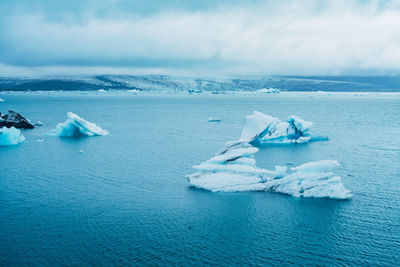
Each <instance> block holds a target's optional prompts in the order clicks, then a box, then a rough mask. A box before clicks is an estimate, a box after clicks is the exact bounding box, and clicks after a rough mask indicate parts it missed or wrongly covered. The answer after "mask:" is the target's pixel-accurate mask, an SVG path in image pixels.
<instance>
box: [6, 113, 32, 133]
mask: <svg viewBox="0 0 400 267" xmlns="http://www.w3.org/2000/svg"><path fill="white" fill-rule="evenodd" d="M4 126H5V127H8V128H10V127H12V126H14V127H15V128H20V129H33V128H35V126H34V125H33V124H32V123H31V122H30V121H29V120H28V119H26V118H24V117H22V116H21V114H19V113H17V112H14V111H12V110H9V111H8V114H2V113H0V127H4Z"/></svg>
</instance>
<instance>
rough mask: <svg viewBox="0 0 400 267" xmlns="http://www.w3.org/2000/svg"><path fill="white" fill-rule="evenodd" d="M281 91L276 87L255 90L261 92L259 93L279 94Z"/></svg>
mask: <svg viewBox="0 0 400 267" xmlns="http://www.w3.org/2000/svg"><path fill="white" fill-rule="evenodd" d="M280 92H281V91H279V89H276V88H269V89H267V88H263V89H260V90H258V91H257V93H261V94H279V93H280Z"/></svg>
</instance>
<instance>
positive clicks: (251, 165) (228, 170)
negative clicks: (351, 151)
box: [186, 142, 352, 199]
mask: <svg viewBox="0 0 400 267" xmlns="http://www.w3.org/2000/svg"><path fill="white" fill-rule="evenodd" d="M257 151H258V148H255V147H253V146H251V145H250V144H248V143H243V142H237V143H233V144H228V145H227V148H226V149H225V150H223V151H222V152H220V153H217V154H216V155H215V156H214V157H212V158H211V159H209V160H207V161H206V162H203V163H201V164H200V165H198V166H194V167H193V168H194V169H196V170H197V172H196V173H194V174H191V175H187V176H186V179H187V180H188V182H189V184H190V185H191V186H193V187H196V188H200V189H205V190H209V191H212V192H239V191H269V192H277V193H283V194H288V195H292V196H295V197H313V198H333V199H349V198H351V197H352V194H351V193H350V191H349V190H347V189H346V188H345V187H344V186H343V183H342V181H341V177H339V176H336V175H334V173H332V172H331V170H332V169H334V168H336V167H338V166H340V164H339V162H337V161H336V160H320V161H313V162H309V163H305V164H303V165H300V166H297V167H293V168H290V169H288V168H287V167H286V166H275V169H274V170H267V169H263V168H258V167H257V166H256V161H255V159H254V154H255V153H256V152H257Z"/></svg>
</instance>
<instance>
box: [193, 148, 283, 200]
mask: <svg viewBox="0 0 400 267" xmlns="http://www.w3.org/2000/svg"><path fill="white" fill-rule="evenodd" d="M257 151H258V148H255V147H252V146H251V145H249V144H248V143H242V142H236V143H230V144H227V146H226V149H224V150H223V151H221V152H220V153H217V155H215V156H214V157H212V158H211V159H209V160H208V161H206V162H203V163H202V164H200V165H198V166H194V167H193V168H195V169H196V170H197V171H198V172H197V173H195V174H192V175H188V176H186V178H187V180H188V181H189V183H190V184H191V185H192V186H194V187H197V188H202V189H206V190H210V191H213V192H215V191H224V192H227V191H251V190H263V189H265V185H264V184H263V183H262V182H263V181H264V179H265V177H271V178H273V177H275V176H276V173H275V172H274V171H268V170H264V169H260V168H257V167H256V161H255V159H254V157H253V154H254V153H256V152H257Z"/></svg>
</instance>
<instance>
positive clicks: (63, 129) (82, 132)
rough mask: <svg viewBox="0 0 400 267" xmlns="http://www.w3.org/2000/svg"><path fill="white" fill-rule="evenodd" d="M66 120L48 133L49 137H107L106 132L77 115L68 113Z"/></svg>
mask: <svg viewBox="0 0 400 267" xmlns="http://www.w3.org/2000/svg"><path fill="white" fill-rule="evenodd" d="M67 117H68V119H67V120H66V121H65V122H63V123H59V124H58V125H57V127H56V129H54V130H53V131H51V132H50V133H49V135H55V136H64V137H66V136H74V137H78V136H97V135H107V134H108V132H107V131H106V130H103V129H102V128H100V127H99V126H97V125H96V124H94V123H92V122H88V121H86V120H84V119H82V118H81V117H79V116H78V115H76V114H74V113H72V112H68V113H67Z"/></svg>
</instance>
